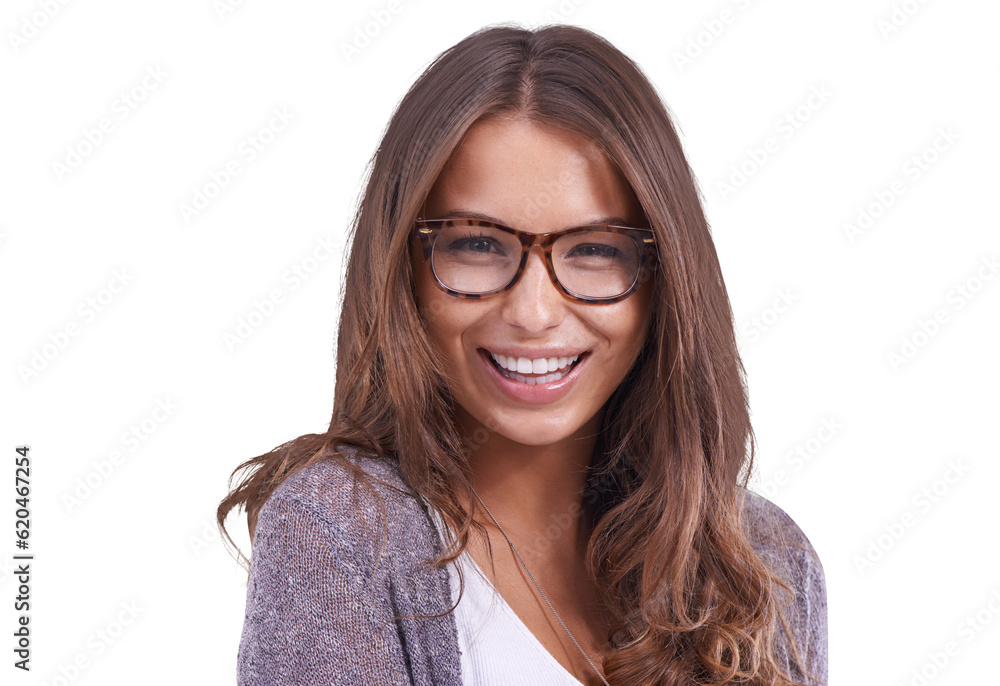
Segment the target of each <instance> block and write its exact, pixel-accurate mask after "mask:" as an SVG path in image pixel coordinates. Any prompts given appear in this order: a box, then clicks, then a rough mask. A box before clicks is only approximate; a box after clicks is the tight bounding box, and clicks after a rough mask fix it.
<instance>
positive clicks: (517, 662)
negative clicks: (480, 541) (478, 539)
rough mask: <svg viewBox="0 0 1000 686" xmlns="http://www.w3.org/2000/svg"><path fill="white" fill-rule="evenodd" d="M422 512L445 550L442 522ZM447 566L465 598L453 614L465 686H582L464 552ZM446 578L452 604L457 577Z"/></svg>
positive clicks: (456, 595)
mask: <svg viewBox="0 0 1000 686" xmlns="http://www.w3.org/2000/svg"><path fill="white" fill-rule="evenodd" d="M424 502H425V503H426V502H427V501H426V500H425V501H424ZM427 509H428V511H429V512H430V513H431V517H432V518H433V520H434V525H435V526H436V527H437V530H438V534H439V535H441V538H442V543H443V544H444V545H447V541H446V540H445V539H444V536H443V533H444V532H445V531H447V529H446V526H445V523H444V520H443V519H442V518H441V515H440V513H438V511H437V510H435V509H434V508H433V507H431V505H430V503H427ZM452 566H458V567H461V569H462V576H463V578H464V579H465V592H464V593H463V594H462V598H461V600H459V602H458V606H457V607H456V608H455V622H456V623H457V625H458V647H459V649H460V650H461V651H462V657H461V664H462V684H463V685H464V686H583V682H582V681H580V680H579V679H577V678H576V677H574V676H573V675H572V674H570V673H569V672H568V671H567V670H566V668H565V667H563V666H562V665H561V664H560V663H559V661H558V660H556V659H555V657H553V656H552V653H550V652H549V651H548V650H546V649H545V646H543V645H542V643H541V641H539V640H538V639H537V638H536V637H535V635H534V634H533V633H531V630H530V629H529V628H528V627H527V626H526V625H525V624H524V622H523V621H521V618H520V617H518V616H517V614H516V613H515V612H514V610H513V608H511V606H510V605H508V604H507V601H506V600H504V599H503V596H501V595H500V593H499V592H498V591H497V590H496V588H494V587H493V584H491V583H490V581H489V579H488V578H487V577H486V575H485V574H483V572H482V570H481V569H480V568H479V565H478V564H476V561H475V560H474V559H473V558H472V555H470V554H469V551H468V550H463V551H462V554H461V555H459V556H458V557H457V558H455V560H454V561H453V562H451V563H449V567H452ZM448 576H449V578H450V580H451V600H452V603H454V602H455V600H456V599H457V598H458V590H459V589H458V575H457V574H456V573H454V572H453V571H452V570H451V569H449V574H448Z"/></svg>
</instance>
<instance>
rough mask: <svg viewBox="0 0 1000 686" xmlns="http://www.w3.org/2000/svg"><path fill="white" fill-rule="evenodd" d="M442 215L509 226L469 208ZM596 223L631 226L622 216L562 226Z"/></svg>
mask: <svg viewBox="0 0 1000 686" xmlns="http://www.w3.org/2000/svg"><path fill="white" fill-rule="evenodd" d="M443 216H444V217H447V218H448V219H479V220H482V221H485V222H492V223H494V224H500V225H502V226H510V225H509V224H508V223H507V222H504V221H500V220H499V219H497V218H496V217H491V216H490V215H488V214H483V213H482V212H472V211H470V210H449V211H448V212H445V213H444V215H443ZM597 224H610V225H611V226H631V224H629V222H627V221H626V220H625V219H624V218H622V217H597V218H595V219H593V220H591V221H588V222H584V223H582V224H574V225H573V226H566V227H563V228H566V229H574V228H576V227H577V226H592V225H597Z"/></svg>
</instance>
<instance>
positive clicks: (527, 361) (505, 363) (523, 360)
mask: <svg viewBox="0 0 1000 686" xmlns="http://www.w3.org/2000/svg"><path fill="white" fill-rule="evenodd" d="M490 356H491V357H492V358H493V359H494V360H496V363H497V365H499V366H500V367H501V368H503V369H506V370H508V371H511V372H516V373H517V375H518V376H520V375H521V374H551V373H552V372H555V371H559V370H564V371H568V370H565V369H564V368H565V367H566V366H568V365H570V364H573V363H574V362H576V360H577V359H578V358H579V357H580V356H579V355H573V356H572V357H548V358H546V357H539V358H537V359H531V358H529V357H513V356H510V357H508V356H507V355H500V354H498V353H490ZM553 380H554V379H553ZM548 382H549V380H548V379H547V377H529V378H528V381H527V383H529V384H532V385H534V383H548Z"/></svg>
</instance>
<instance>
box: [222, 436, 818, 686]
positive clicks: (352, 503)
mask: <svg viewBox="0 0 1000 686" xmlns="http://www.w3.org/2000/svg"><path fill="white" fill-rule="evenodd" d="M349 459H351V461H352V462H353V463H354V464H357V465H358V466H360V467H362V468H363V469H364V471H365V472H366V473H368V474H369V475H371V476H373V477H375V478H377V479H381V480H382V481H384V482H387V483H389V484H391V485H392V486H393V487H392V488H389V487H386V486H383V485H381V484H379V483H378V482H377V481H373V484H374V486H375V490H376V491H377V492H378V496H379V498H380V499H381V502H382V504H383V506H384V512H385V516H386V518H385V519H383V517H382V515H381V513H380V509H379V502H378V501H379V498H376V497H375V495H374V494H373V493H372V491H371V490H370V489H368V488H366V487H364V486H363V485H358V484H356V483H355V481H354V478H353V476H352V474H351V473H350V472H349V471H348V470H347V469H345V468H344V467H343V466H341V465H339V464H338V463H337V462H336V461H334V460H330V459H325V458H323V459H320V460H319V461H317V462H315V463H313V464H311V465H309V466H308V467H306V468H304V469H302V470H300V471H298V472H296V473H294V474H293V475H292V476H291V477H289V478H288V479H286V480H285V481H284V482H283V483H282V484H281V485H280V486H279V487H278V488H277V489H275V491H274V492H273V493H272V494H271V496H270V497H269V498H268V500H267V501H266V502H265V503H264V505H263V506H262V507H261V509H260V512H259V514H258V518H257V525H256V531H255V533H254V538H253V545H252V553H251V558H250V576H249V579H248V584H247V595H246V614H245V616H244V623H243V634H242V638H241V640H240V645H239V654H238V675H239V684H241V686H284V685H287V684H300V685H303V686H304V685H306V684H308V685H309V686H318V685H324V686H325V685H327V684H330V685H333V684H336V685H338V686H339V685H344V686H348V685H350V686H390V685H396V684H400V685H403V684H405V685H408V686H409V685H411V684H412V685H419V686H430V685H431V684H434V685H438V686H461V684H462V675H461V668H460V659H459V658H460V653H459V648H458V638H457V629H456V622H455V618H454V615H453V614H452V613H447V610H448V609H449V608H450V607H451V591H450V585H449V577H448V574H449V573H450V572H449V571H448V569H447V568H445V567H431V566H429V565H425V564H421V563H422V562H424V561H427V560H430V559H433V558H435V557H436V556H437V555H438V554H439V553H440V552H441V550H442V542H441V541H442V538H441V535H440V534H439V532H438V531H437V529H436V528H435V526H434V524H433V521H432V519H431V518H430V516H429V514H428V512H427V509H426V505H425V502H424V501H423V499H422V498H420V497H419V496H418V495H417V494H416V493H414V491H413V490H412V489H411V488H410V487H409V486H408V485H407V484H406V483H405V482H404V480H403V478H402V475H401V472H400V470H399V465H398V464H397V463H395V462H393V461H389V460H373V459H369V458H367V457H365V456H363V455H358V454H356V453H355V454H353V455H349ZM745 494H746V497H745V499H744V503H745V505H744V508H745V512H746V517H745V520H746V522H747V524H748V526H749V527H750V531H751V540H752V541H754V545H755V547H756V548H757V550H758V553H759V554H761V555H762V557H763V558H764V559H765V561H766V562H768V563H769V564H771V565H772V566H773V567H775V568H776V569H778V570H779V572H780V573H782V574H784V575H785V576H786V579H787V581H788V582H789V583H790V585H791V586H792V588H793V589H794V591H795V598H794V601H793V602H792V603H791V604H790V605H789V606H787V608H786V610H785V614H786V616H787V617H788V620H789V622H790V625H791V627H790V628H791V629H792V633H793V635H794V636H795V637H796V644H797V645H798V646H799V652H800V656H801V657H802V658H803V659H804V661H805V663H806V665H807V667H808V670H809V671H810V672H811V673H812V675H813V676H815V677H816V678H818V679H820V680H821V681H823V682H825V681H826V678H827V618H826V585H825V580H824V576H823V569H822V566H821V565H820V562H819V560H818V558H817V557H816V554H815V552H814V551H813V548H812V545H811V544H810V543H809V541H808V539H807V538H806V537H805V536H804V535H803V533H802V532H801V531H800V530H799V528H798V526H796V525H795V523H794V522H793V521H792V520H791V518H790V517H789V516H788V515H787V514H785V513H784V512H783V511H782V510H781V509H780V508H778V507H777V506H776V505H774V504H772V503H771V502H769V501H767V500H765V499H764V498H761V497H760V496H757V495H754V494H752V493H750V492H749V491H745ZM386 522H387V524H386ZM417 615H441V616H439V617H431V618H425V617H418V616H417ZM395 617H400V618H399V619H395V621H394V618H395ZM775 641H776V643H777V648H778V653H779V655H781V656H782V659H784V660H785V661H786V664H790V661H789V660H788V657H787V655H788V645H787V642H786V640H785V639H784V633H783V632H781V631H778V632H777V635H776V637H775ZM792 673H793V674H798V672H797V671H796V670H794V669H793V670H792Z"/></svg>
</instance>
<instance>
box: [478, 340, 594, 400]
mask: <svg viewBox="0 0 1000 686" xmlns="http://www.w3.org/2000/svg"><path fill="white" fill-rule="evenodd" d="M478 352H479V357H480V359H482V361H483V367H484V369H485V371H486V374H487V376H488V377H489V378H490V379H491V380H492V381H493V383H494V384H495V385H496V386H497V387H498V388H499V390H500V391H501V392H502V393H503V394H504V395H506V396H507V397H508V398H510V399H511V400H515V401H518V402H523V403H529V404H542V403H551V402H554V401H556V400H559V399H560V398H562V397H563V396H565V395H566V394H567V393H568V392H569V390H570V388H571V387H572V385H573V382H574V381H575V380H576V379H577V378H578V377H579V376H580V374H581V367H580V365H581V364H584V363H585V362H586V360H587V359H588V358H589V356H590V353H589V351H588V352H585V353H581V354H580V356H579V359H577V360H576V362H574V363H573V364H571V365H569V369H568V371H562V372H561V373H560V372H559V371H557V372H555V373H549V374H539V375H534V374H525V375H518V374H517V373H516V372H510V371H509V370H504V369H501V368H500V367H499V366H498V365H497V363H496V360H494V359H493V356H492V355H490V353H489V351H488V350H486V349H485V348H480V349H479V351H478ZM552 376H555V377H556V378H555V379H549V380H545V379H546V378H547V377H552ZM518 377H520V379H519V378H518ZM532 381H533V383H532ZM484 390H485V389H484Z"/></svg>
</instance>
